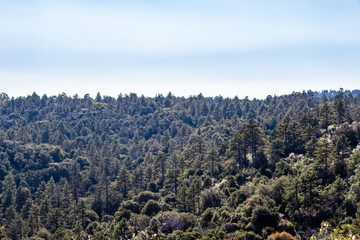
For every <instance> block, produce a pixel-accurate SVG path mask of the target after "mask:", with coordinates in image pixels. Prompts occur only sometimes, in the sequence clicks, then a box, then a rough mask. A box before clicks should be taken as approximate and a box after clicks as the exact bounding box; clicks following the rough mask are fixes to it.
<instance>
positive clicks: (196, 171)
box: [0, 89, 360, 239]
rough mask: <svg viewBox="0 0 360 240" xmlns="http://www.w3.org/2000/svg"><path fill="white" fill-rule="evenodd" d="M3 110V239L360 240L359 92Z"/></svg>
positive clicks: (54, 102)
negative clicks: (313, 238) (334, 239)
mask: <svg viewBox="0 0 360 240" xmlns="http://www.w3.org/2000/svg"><path fill="white" fill-rule="evenodd" d="M0 111H1V115H0V198H1V201H0V204H1V206H0V226H1V227H0V239H89V238H90V239H131V238H133V239H268V238H272V239H295V238H299V237H300V236H301V237H304V238H310V237H311V236H317V237H319V238H321V237H325V236H330V235H331V236H336V237H338V238H340V237H341V236H343V237H348V238H350V237H352V236H357V238H360V220H359V219H360V147H359V142H360V124H359V122H360V94H359V90H353V91H343V90H342V89H341V90H340V91H330V92H329V91H322V92H312V91H308V92H302V93H295V92H294V93H292V94H289V95H282V96H268V97H267V98H266V99H252V100H250V99H248V98H244V99H239V98H224V97H221V96H217V97H204V96H202V95H201V94H199V95H197V96H190V97H188V98H185V97H176V96H174V95H172V94H171V93H169V94H168V95H167V96H163V95H157V96H155V97H144V96H137V95H136V94H134V93H132V94H129V95H119V97H118V98H113V97H109V96H102V95H101V94H98V95H97V96H96V97H95V98H91V97H90V96H89V95H85V96H83V97H80V96H77V95H75V96H67V95H66V94H64V93H63V94H60V95H58V96H46V95H44V96H38V95H37V94H36V93H33V94H32V95H29V96H26V97H18V98H9V97H8V95H6V94H5V93H2V94H0ZM286 237H288V238H286Z"/></svg>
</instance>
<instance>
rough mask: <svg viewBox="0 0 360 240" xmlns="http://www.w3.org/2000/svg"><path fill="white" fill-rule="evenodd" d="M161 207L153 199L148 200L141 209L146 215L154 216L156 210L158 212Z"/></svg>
mask: <svg viewBox="0 0 360 240" xmlns="http://www.w3.org/2000/svg"><path fill="white" fill-rule="evenodd" d="M160 210H161V207H160V204H159V203H158V202H156V201H154V200H149V201H148V202H147V203H146V204H145V206H144V208H143V209H142V213H143V214H145V215H147V216H154V215H156V214H157V213H158V212H160Z"/></svg>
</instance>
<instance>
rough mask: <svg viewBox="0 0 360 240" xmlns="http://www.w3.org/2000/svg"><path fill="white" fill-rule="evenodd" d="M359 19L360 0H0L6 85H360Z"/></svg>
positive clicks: (108, 91)
mask: <svg viewBox="0 0 360 240" xmlns="http://www.w3.org/2000/svg"><path fill="white" fill-rule="evenodd" d="M359 26H360V4H359V1H357V0H343V1H335V0H318V1H314V0H293V1H285V0H281V1H280V0H273V1H266V0H256V1H244V0H239V1H230V0H224V1H212V0H206V1H205V0H199V1H194V0H192V1H190V0H182V1H179V0H167V1H165V0H164V1H120V2H117V1H98V0H91V1H83V0H75V1H40V0H39V1H37V0H35V1H31V2H30V1H2V0H0V43H1V44H0V84H1V87H0V92H6V93H7V94H8V95H10V96H25V95H28V94H31V93H32V92H36V93H38V94H39V95H42V94H45V93H46V94H48V95H57V94H59V93H62V92H65V93H67V94H68V95H73V94H75V93H78V94H79V95H84V94H86V93H89V94H91V95H92V96H95V94H96V93H97V92H100V93H101V94H103V95H110V96H114V97H116V96H117V95H118V94H119V93H123V94H125V93H130V92H134V93H137V94H139V95H141V94H144V95H146V96H154V95H156V94H167V93H168V92H169V91H171V92H172V93H173V94H174V95H176V96H189V95H197V94H199V93H200V92H201V93H202V94H203V95H204V96H218V95H222V96H226V97H234V96H239V97H244V96H249V97H256V98H264V97H266V96H267V95H274V94H277V95H280V94H287V93H291V92H293V91H303V90H308V89H311V90H314V91H316V90H323V89H335V90H338V89H339V88H340V87H342V88H344V89H356V88H359V84H358V82H359V79H360V68H359V66H360V31H359Z"/></svg>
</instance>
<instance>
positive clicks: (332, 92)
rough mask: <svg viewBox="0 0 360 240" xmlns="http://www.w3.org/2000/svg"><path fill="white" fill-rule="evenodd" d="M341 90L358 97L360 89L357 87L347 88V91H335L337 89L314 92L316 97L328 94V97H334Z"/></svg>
mask: <svg viewBox="0 0 360 240" xmlns="http://www.w3.org/2000/svg"><path fill="white" fill-rule="evenodd" d="M339 92H342V93H343V94H345V95H349V94H351V96H353V97H356V96H357V95H358V94H359V93H360V90H358V89H356V90H352V91H351V90H345V91H341V90H340V91H335V90H330V91H328V90H323V91H321V92H313V93H314V97H320V98H321V97H323V96H326V97H327V98H334V97H335V96H336V95H338V94H339Z"/></svg>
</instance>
